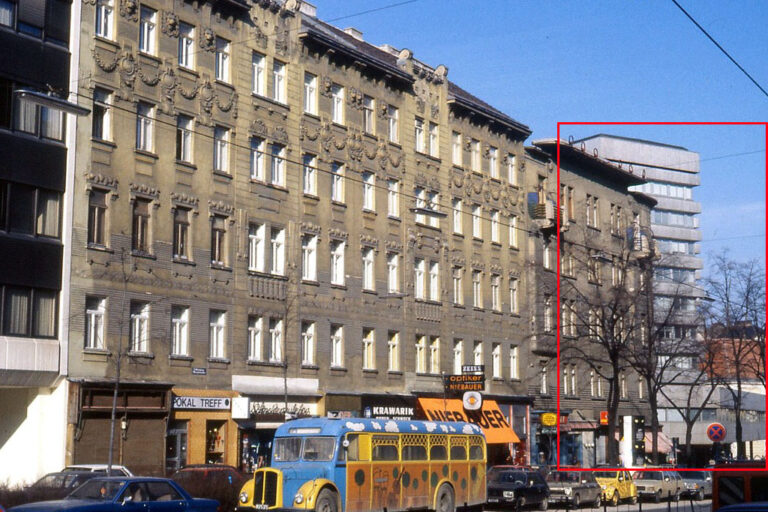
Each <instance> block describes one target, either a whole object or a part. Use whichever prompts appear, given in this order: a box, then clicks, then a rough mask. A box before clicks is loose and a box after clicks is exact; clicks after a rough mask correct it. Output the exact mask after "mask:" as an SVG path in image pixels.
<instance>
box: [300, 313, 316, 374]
mask: <svg viewBox="0 0 768 512" xmlns="http://www.w3.org/2000/svg"><path fill="white" fill-rule="evenodd" d="M301 364H302V365H303V366H314V365H315V322H301Z"/></svg>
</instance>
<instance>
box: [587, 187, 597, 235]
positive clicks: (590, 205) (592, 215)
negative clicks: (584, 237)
mask: <svg viewBox="0 0 768 512" xmlns="http://www.w3.org/2000/svg"><path fill="white" fill-rule="evenodd" d="M599 220H600V218H599V204H598V198H596V197H595V196H592V195H589V194H587V226H589V227H593V228H598V229H599V227H600V225H599Z"/></svg>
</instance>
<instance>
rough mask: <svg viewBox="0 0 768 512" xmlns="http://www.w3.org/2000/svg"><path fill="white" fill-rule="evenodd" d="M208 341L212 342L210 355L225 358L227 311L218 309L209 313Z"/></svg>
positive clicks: (214, 357) (213, 357)
mask: <svg viewBox="0 0 768 512" xmlns="http://www.w3.org/2000/svg"><path fill="white" fill-rule="evenodd" d="M208 326H209V331H208V342H209V344H210V352H209V354H208V355H209V356H210V357H211V358H212V359H224V358H225V357H226V356H227V352H226V332H227V312H226V311H219V310H216V309H212V310H210V312H209V314H208Z"/></svg>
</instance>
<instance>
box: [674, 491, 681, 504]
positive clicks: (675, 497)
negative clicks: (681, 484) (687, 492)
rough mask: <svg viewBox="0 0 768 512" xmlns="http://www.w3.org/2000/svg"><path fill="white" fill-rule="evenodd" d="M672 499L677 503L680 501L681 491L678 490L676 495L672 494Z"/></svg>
mask: <svg viewBox="0 0 768 512" xmlns="http://www.w3.org/2000/svg"><path fill="white" fill-rule="evenodd" d="M672 501H674V502H675V503H677V502H678V501H680V493H679V492H676V493H675V495H674V496H672Z"/></svg>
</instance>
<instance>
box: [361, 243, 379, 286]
mask: <svg viewBox="0 0 768 512" xmlns="http://www.w3.org/2000/svg"><path fill="white" fill-rule="evenodd" d="M362 253H363V290H375V289H376V278H375V274H374V258H373V256H374V253H373V248H372V247H363V251H362Z"/></svg>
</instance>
